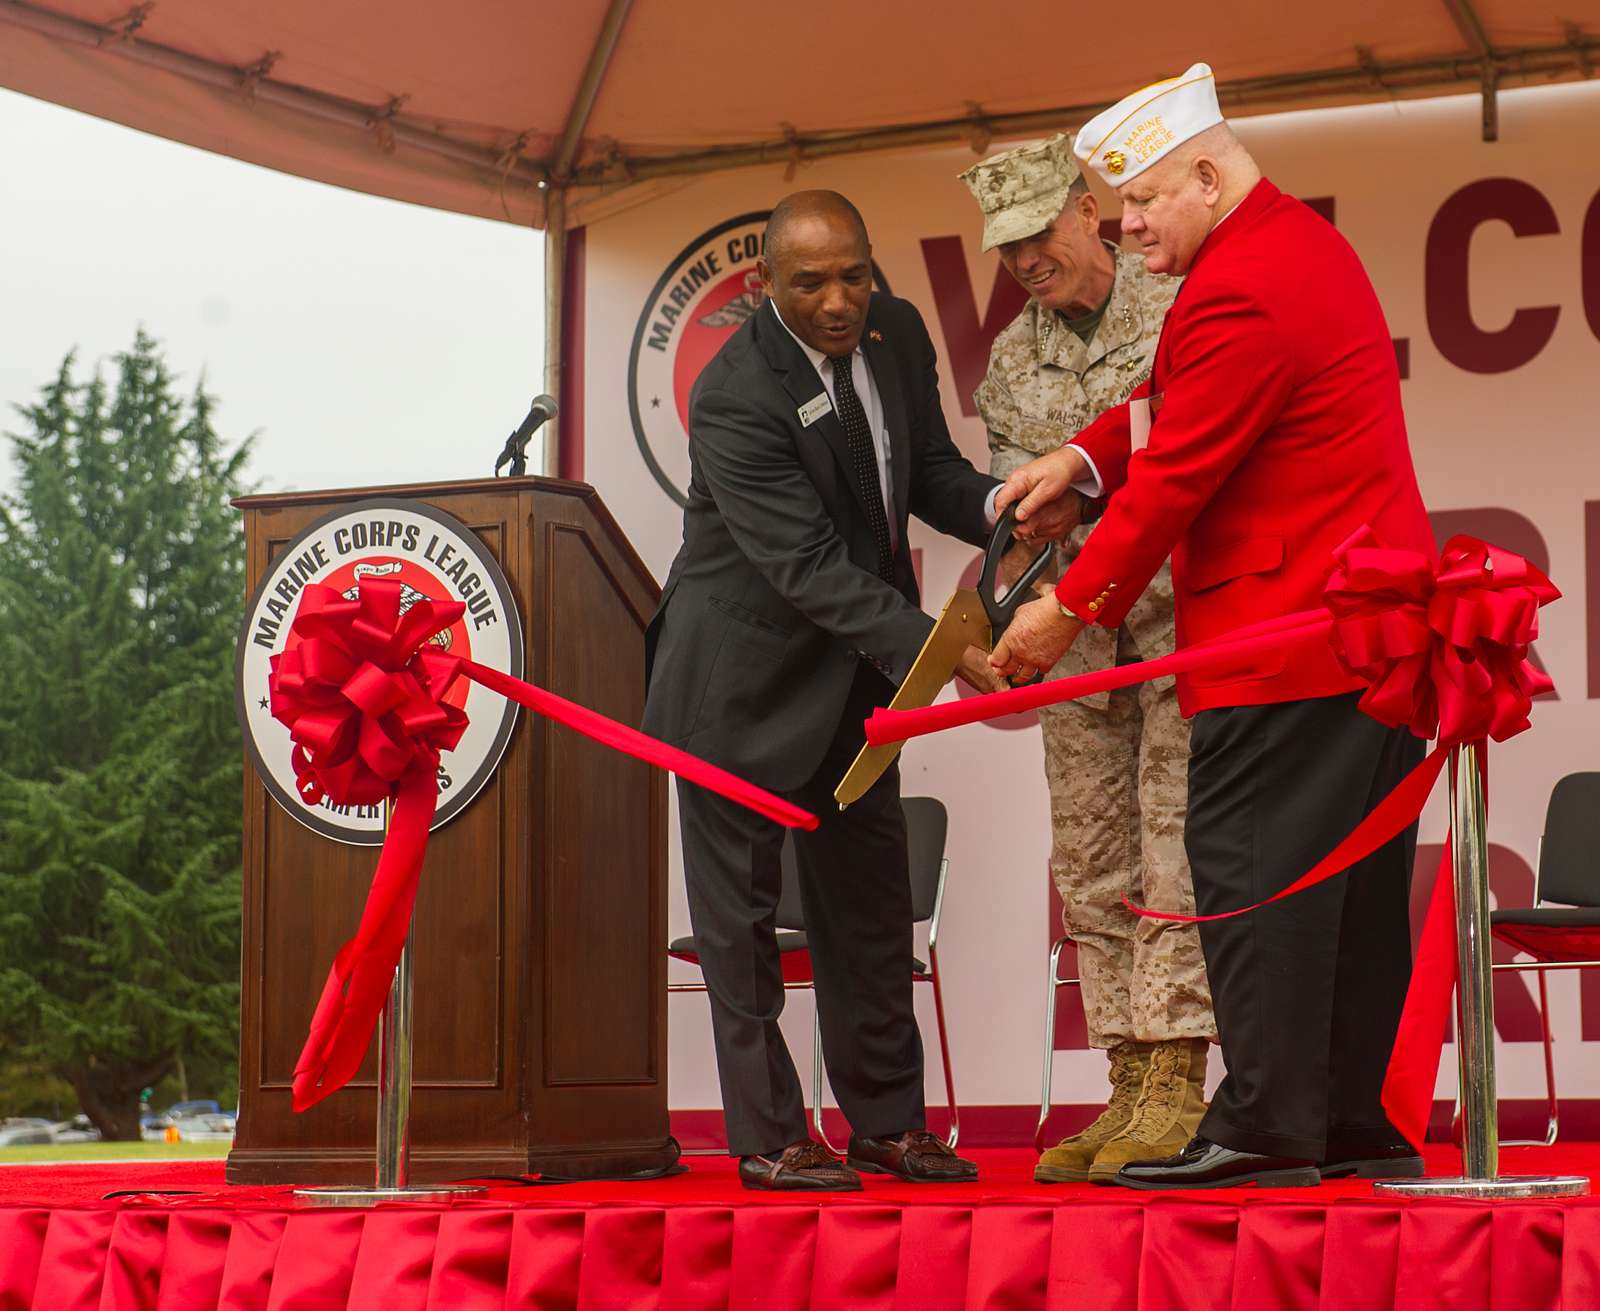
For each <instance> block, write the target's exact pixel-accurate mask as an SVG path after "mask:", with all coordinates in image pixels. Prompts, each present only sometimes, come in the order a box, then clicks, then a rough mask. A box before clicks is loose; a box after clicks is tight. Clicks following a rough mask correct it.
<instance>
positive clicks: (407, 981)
mask: <svg viewBox="0 0 1600 1311" xmlns="http://www.w3.org/2000/svg"><path fill="white" fill-rule="evenodd" d="M415 936H416V928H415V925H413V926H412V927H411V928H408V929H407V930H406V945H405V946H404V947H403V948H401V950H400V963H399V964H398V965H396V966H395V970H394V982H393V983H392V984H390V985H389V1002H388V1005H386V1006H385V1007H384V1008H383V1019H382V1020H381V1021H380V1023H379V1029H378V1168H377V1178H376V1179H375V1180H374V1183H375V1184H376V1185H377V1187H379V1188H404V1187H405V1186H406V1185H407V1184H408V1183H410V1182H411V1180H410V1178H409V1176H410V1172H411V1162H410V1157H411V1052H412V1033H411V1002H412V997H413V991H412V979H411V943H412V939H413V938H414V937H415Z"/></svg>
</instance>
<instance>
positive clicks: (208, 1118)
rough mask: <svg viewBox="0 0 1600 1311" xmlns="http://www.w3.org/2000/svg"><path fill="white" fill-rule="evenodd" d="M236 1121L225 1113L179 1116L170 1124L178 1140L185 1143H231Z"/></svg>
mask: <svg viewBox="0 0 1600 1311" xmlns="http://www.w3.org/2000/svg"><path fill="white" fill-rule="evenodd" d="M236 1124H237V1120H236V1118H235V1117H234V1116H232V1115H230V1114H229V1113H228V1112H227V1111H216V1112H213V1113H210V1114H206V1115H180V1116H179V1117H178V1118H177V1119H176V1120H174V1121H173V1122H172V1125H173V1128H174V1129H176V1130H177V1131H178V1138H179V1140H180V1141H182V1142H186V1143H222V1142H232V1141H233V1133H234V1128H235V1126H236Z"/></svg>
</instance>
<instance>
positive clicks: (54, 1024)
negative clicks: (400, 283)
mask: <svg viewBox="0 0 1600 1311" xmlns="http://www.w3.org/2000/svg"><path fill="white" fill-rule="evenodd" d="M214 407H215V401H214V399H213V398H212V397H211V396H210V395H208V394H207V393H206V391H205V389H204V383H203V382H202V384H201V385H200V386H199V387H197V388H196V390H195V392H194V394H193V396H192V397H190V398H189V399H188V401H187V403H186V402H185V401H184V399H183V398H182V397H180V396H179V395H178V393H177V390H176V387H175V382H174V379H173V377H172V375H171V374H170V373H169V372H168V371H167V368H166V365H165V363H164V361H163V358H162V353H161V351H160V349H159V347H158V344H157V343H156V342H155V341H153V340H152V339H151V338H150V337H148V336H146V335H145V333H144V332H143V331H142V330H141V331H140V332H139V334H138V335H137V337H136V338H135V341H134V344H133V347H132V349H131V350H129V351H127V352H126V353H125V354H122V355H120V356H118V357H117V379H116V385H115V388H114V389H111V390H109V391H108V388H107V387H106V385H105V383H104V382H103V380H102V379H101V378H100V377H99V376H98V374H97V375H96V376H95V377H93V378H92V379H90V380H89V381H88V382H87V383H79V382H78V381H76V380H75V378H74V376H73V357H72V356H71V355H69V356H68V357H67V358H66V360H65V361H63V363H62V366H61V369H60V371H59V373H58V374H57V376H56V377H55V379H54V380H53V381H52V382H51V383H50V384H49V385H47V386H46V387H44V388H43V389H42V392H41V395H40V397H39V399H38V401H37V402H36V403H35V404H32V405H28V406H19V407H17V408H18V412H19V413H20V414H21V416H22V417H23V419H24V420H25V426H26V429H27V430H26V431H25V432H22V433H13V434H9V436H10V437H11V442H12V455H13V459H14V461H15V465H16V472H17V491H16V492H15V494H14V495H11V496H7V497H3V498H0V1053H4V1055H5V1056H6V1057H9V1058H10V1059H12V1060H16V1061H20V1062H25V1063H28V1064H31V1065H33V1066H35V1067H36V1068H42V1069H45V1070H49V1071H51V1072H52V1073H54V1074H56V1075H58V1076H59V1077H61V1078H62V1079H65V1080H66V1081H67V1082H68V1083H69V1084H70V1085H71V1086H72V1089H73V1091H74V1092H75V1093H76V1094H77V1097H78V1100H79V1104H80V1105H81V1107H82V1109H83V1111H84V1112H85V1113H86V1114H87V1115H88V1116H89V1117H90V1118H91V1119H92V1120H93V1121H94V1122H95V1124H96V1125H98V1126H99V1128H100V1130H101V1132H102V1133H103V1134H104V1135H105V1137H107V1138H117V1139H126V1138H136V1137H137V1136H138V1132H139V1121H138V1109H139V1108H138V1095H139V1092H140V1090H141V1089H142V1088H145V1087H148V1086H152V1085H154V1084H155V1083H156V1081H157V1080H158V1079H159V1078H160V1077H161V1076H163V1075H164V1074H166V1073H168V1072H169V1071H170V1070H172V1069H173V1068H174V1066H175V1064H176V1063H177V1062H178V1061H179V1060H180V1059H184V1060H187V1061H188V1063H189V1068H190V1070H191V1072H192V1071H194V1070H196V1069H209V1070H214V1071H220V1070H231V1069H233V1068H234V1064H235V1062H236V1059H237V1050H238V1014H239V1011H238V997H239V986H238V977H239V860H240V853H239V838H240V834H239V823H240V804H239V798H240V795H241V790H242V778H241V769H242V746H241V743H240V738H239V730H238V727H237V725H236V723H235V720H234V712H233V654H234V644H235V640H236V634H237V627H238V623H239V615H240V611H241V606H242V602H243V592H244V547H243V540H242V535H241V533H240V531H239V524H238V520H237V517H236V515H235V513H234V511H233V510H232V509H231V508H230V507H229V505H228V500H229V498H230V497H232V496H234V495H237V494H238V493H239V492H240V491H242V490H244V489H243V486H242V473H243V467H244V463H245V460H246V457H247V454H248V449H249V443H248V442H245V443H243V444H242V445H240V446H239V447H237V448H236V449H233V450H231V451H230V450H229V449H227V448H226V447H225V446H224V444H223V443H222V441H221V440H220V439H219V438H218V436H217V433H216V431H215V429H214V428H213V426H212V414H213V410H214Z"/></svg>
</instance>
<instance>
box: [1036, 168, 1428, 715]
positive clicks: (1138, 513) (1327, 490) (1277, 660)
mask: <svg viewBox="0 0 1600 1311" xmlns="http://www.w3.org/2000/svg"><path fill="white" fill-rule="evenodd" d="M1141 396H1147V397H1149V398H1150V400H1151V403H1152V409H1154V410H1155V411H1156V418H1155V421H1154V423H1153V424H1152V426H1151V429H1150V435H1149V441H1148V444H1147V445H1146V447H1145V448H1144V449H1143V450H1141V451H1139V452H1137V453H1135V454H1132V456H1131V458H1130V446H1131V441H1130V430H1129V415H1128V406H1127V405H1125V404H1124V405H1119V406H1117V407H1116V408H1114V409H1111V410H1108V411H1106V413H1105V414H1103V415H1102V416H1101V417H1100V418H1099V419H1097V420H1096V421H1095V422H1094V423H1092V424H1090V425H1089V426H1088V427H1087V428H1085V429H1084V430H1083V431H1082V432H1081V433H1080V434H1079V435H1078V436H1077V437H1076V438H1075V439H1074V444H1075V445H1077V446H1080V447H1082V448H1083V450H1085V451H1086V452H1087V453H1088V454H1089V456H1090V458H1091V459H1093V461H1094V463H1095V467H1096V468H1097V469H1098V470H1099V472H1100V477H1101V480H1102V482H1103V483H1104V484H1105V489H1106V491H1107V492H1111V493H1115V494H1114V495H1112V497H1111V500H1110V503H1109V505H1108V506H1107V508H1106V513H1105V517H1104V518H1103V519H1102V520H1101V522H1100V524H1099V525H1098V526H1097V527H1096V528H1095V530H1094V532H1093V533H1092V534H1090V536H1089V540H1088V542H1087V544H1086V545H1085V546H1084V548H1083V550H1082V552H1080V554H1079V555H1078V558H1077V559H1076V560H1075V561H1074V562H1073V564H1072V566H1071V568H1069V569H1068V570H1067V572H1066V574H1065V576H1064V577H1063V578H1062V579H1061V583H1060V585H1059V586H1058V587H1057V589H1056V596H1057V598H1058V599H1059V600H1060V601H1061V604H1062V605H1064V606H1066V607H1067V608H1068V609H1069V610H1071V611H1072V612H1073V613H1074V614H1076V615H1079V616H1080V617H1082V618H1083V619H1086V620H1090V621H1092V622H1095V623H1100V624H1105V625H1107V626H1108V627H1115V626H1116V625H1118V624H1120V623H1121V622H1122V620H1123V617H1124V616H1125V615H1126V614H1127V612H1128V610H1129V608H1130V607H1131V606H1132V605H1133V603H1134V601H1135V600H1136V599H1137V598H1138V596H1139V594H1140V593H1141V592H1142V591H1144V589H1145V586H1146V585H1147V584H1148V583H1149V582H1150V579H1151V578H1152V577H1154V575H1155V573H1156V571H1157V570H1158V569H1159V568H1160V567H1161V562H1162V561H1163V560H1165V559H1166V558H1167V556H1168V555H1169V554H1170V555H1171V556H1172V584H1173V590H1174V593H1175V595H1176V600H1177V639H1178V646H1179V647H1184V646H1187V645H1190V644H1191V643H1194V642H1199V641H1203V640H1204V639H1206V638H1209V637H1214V636H1216V635H1218V634H1220V633H1225V632H1227V631H1228V630H1230V629H1233V628H1238V627H1241V626H1243V625H1245V624H1251V623H1256V622H1258V621H1260V620H1263V619H1270V618H1273V617H1275V616H1277V615H1282V614H1288V613H1290V612H1292V611H1295V610H1303V609H1307V608H1309V607H1312V606H1316V605H1319V604H1320V603H1321V597H1322V588H1323V584H1324V583H1325V582H1326V581H1327V578H1328V573H1329V571H1330V569H1331V567H1332V562H1333V556H1332V552H1333V549H1334V548H1335V547H1336V546H1338V545H1339V543H1340V542H1342V541H1343V540H1344V539H1345V538H1346V537H1348V536H1349V535H1350V533H1352V532H1353V531H1354V530H1356V529H1357V528H1359V527H1361V525H1362V524H1370V525H1371V526H1372V528H1373V530H1374V532H1376V533H1377V535H1378V537H1379V538H1380V539H1381V540H1382V541H1383V542H1384V543H1385V544H1386V545H1388V546H1394V547H1409V548H1411V549H1413V550H1419V551H1423V552H1425V553H1426V554H1428V555H1429V557H1430V558H1431V557H1432V556H1433V553H1434V546H1433V537H1432V534H1431V532H1430V530H1429V527H1428V519H1427V515H1426V513H1425V511H1424V510H1423V505H1422V497H1421V494H1420V493H1419V492H1418V490H1417V476H1416V471H1415V470H1414V469H1413V467H1412V463H1411V449H1410V446H1409V445H1408V444H1407V441H1406V425H1405V417H1404V415H1403V414H1402V413H1401V409H1400V377H1399V372H1398V370H1397V368H1396V366H1395V356H1394V346H1393V344H1392V342H1391V340H1390V337H1389V328H1388V325H1387V324H1386V323H1385V322H1384V317H1383V311H1382V309H1381V308H1380V307H1379V305H1378V298H1377V295H1376V293H1375V292H1374V291H1373V289H1372V284H1371V282H1370V281H1368V279H1367V274H1366V270H1365V269H1363V268H1362V267H1361V261H1360V260H1359V259H1358V258H1357V257H1356V253H1355V251H1353V250H1352V249H1351V248H1350V245H1349V243H1348V242H1347V241H1345V239H1344V238H1343V237H1342V236H1340V235H1339V233H1338V231H1337V230H1336V229H1335V228H1334V227H1333V225H1332V224H1330V223H1328V222H1327V221H1325V220H1324V219H1323V218H1321V217H1320V216H1319V215H1317V214H1315V213H1314V212H1312V211H1311V210H1310V209H1308V208H1306V206H1304V205H1302V204H1301V203H1300V202H1299V201H1297V200H1295V199H1293V198H1292V197H1289V196H1285V195H1284V194H1283V193H1282V192H1280V191H1279V190H1278V188H1277V187H1275V186H1273V185H1272V183H1270V182H1268V181H1265V180H1263V181H1261V182H1260V183H1259V184H1257V186H1256V187H1255V189H1254V190H1252V191H1251V192H1250V194H1249V195H1248V196H1247V197H1245V199H1244V201H1243V202H1242V203H1241V204H1240V205H1239V206H1238V208H1237V209H1235V210H1234V211H1233V213H1232V214H1230V215H1229V216H1228V217H1227V218H1226V219H1225V220H1224V221H1223V222H1222V223H1220V224H1219V225H1218V226H1217V227H1216V228H1215V229H1213V231H1212V233H1211V235H1210V236H1209V237H1207V238H1206V241H1205V243H1204V244H1203V245H1202V246H1201V247H1200V250H1199V253H1198V254H1197V255H1196V256H1195V260H1194V263H1193V265H1192V267H1191V269H1190V272H1189V276H1188V277H1187V278H1186V279H1185V281H1184V284H1183V287H1182V289H1181V290H1180V291H1179V293H1178V298H1177V300H1176V301H1175V302H1174V304H1173V306H1172V308H1171V309H1170V310H1169V311H1168V312H1167V320H1166V325H1165V327H1164V328H1163V330H1162V334H1161V341H1160V344H1159V345H1158V346H1157V348H1156V357H1155V364H1154V367H1153V369H1152V372H1151V377H1150V381H1149V383H1148V384H1146V385H1145V386H1142V387H1141V388H1140V389H1139V390H1138V391H1136V392H1135V393H1134V399H1135V400H1137V399H1138V398H1140V397H1141ZM1361 686H1363V684H1362V682H1361V680H1360V679H1358V678H1355V677H1352V676H1351V675H1349V674H1347V673H1345V672H1344V670H1343V669H1342V668H1341V667H1340V665H1339V663H1338V661H1337V660H1336V659H1335V657H1334V655H1333V652H1332V650H1331V649H1330V648H1329V647H1327V646H1326V645H1325V644H1323V643H1320V642H1319V643H1313V644H1308V645H1306V644H1303V645H1300V646H1298V647H1287V648H1284V647H1280V648H1278V649H1277V650H1274V651H1266V652H1263V653H1261V654H1260V655H1255V656H1250V657H1247V658H1244V659H1242V660H1239V661H1235V662H1233V663H1232V664H1231V665H1230V666H1229V667H1228V668H1225V669H1220V670H1216V671H1209V672H1206V673H1203V674H1192V675H1188V676H1182V675H1180V677H1179V679H1178V697H1179V704H1180V706H1181V707H1182V709H1183V713H1184V714H1185V715H1192V714H1194V713H1195V712H1196V711H1199V710H1207V709H1210V708H1212V707H1216V706H1242V705H1261V704H1265V703H1269V702H1276V701H1292V700H1300V699H1303V698H1308V697H1321V696H1333V695H1336V694H1338V693H1341V692H1348V691H1353V690H1355V689H1356V688H1359V687H1361Z"/></svg>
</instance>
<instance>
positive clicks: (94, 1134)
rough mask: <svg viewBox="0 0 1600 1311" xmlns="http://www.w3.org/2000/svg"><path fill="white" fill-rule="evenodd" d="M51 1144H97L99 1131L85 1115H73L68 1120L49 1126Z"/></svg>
mask: <svg viewBox="0 0 1600 1311" xmlns="http://www.w3.org/2000/svg"><path fill="white" fill-rule="evenodd" d="M48 1141H50V1142H52V1143H97V1142H99V1141H100V1130H98V1129H96V1128H95V1127H94V1124H93V1123H92V1122H91V1121H90V1119H89V1117H88V1116H87V1115H74V1116H73V1117H72V1118H71V1119H70V1120H62V1121H61V1122H60V1123H58V1124H53V1125H51V1126H50V1138H49V1140H48Z"/></svg>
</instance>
